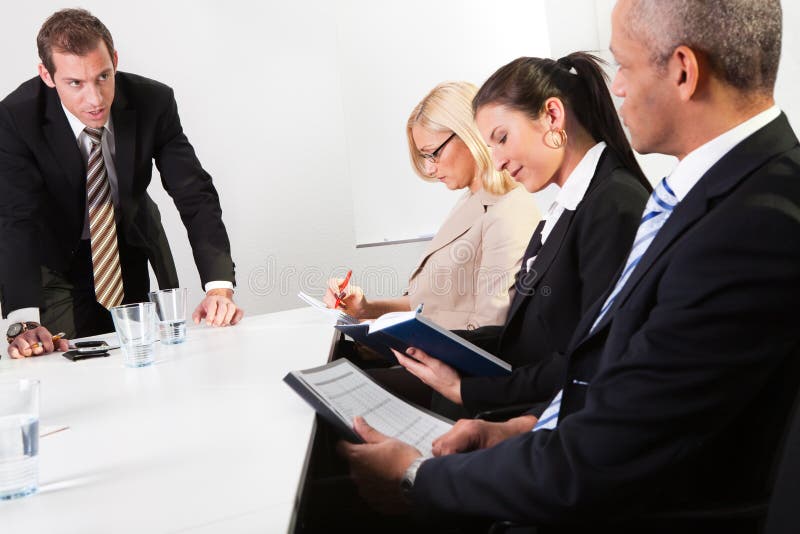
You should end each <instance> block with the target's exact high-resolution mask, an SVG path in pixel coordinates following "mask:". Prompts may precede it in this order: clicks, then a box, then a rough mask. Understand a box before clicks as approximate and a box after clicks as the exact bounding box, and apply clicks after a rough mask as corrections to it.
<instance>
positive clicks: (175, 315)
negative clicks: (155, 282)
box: [148, 287, 187, 344]
mask: <svg viewBox="0 0 800 534" xmlns="http://www.w3.org/2000/svg"><path fill="white" fill-rule="evenodd" d="M186 294H187V290H186V288H185V287H179V288H175V289H161V290H159V291H151V292H150V293H149V294H148V296H149V297H150V302H152V303H154V304H155V305H156V315H157V316H158V330H159V337H160V338H161V342H162V343H168V344H174V343H183V342H184V341H186Z"/></svg>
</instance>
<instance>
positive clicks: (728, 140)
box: [668, 106, 781, 202]
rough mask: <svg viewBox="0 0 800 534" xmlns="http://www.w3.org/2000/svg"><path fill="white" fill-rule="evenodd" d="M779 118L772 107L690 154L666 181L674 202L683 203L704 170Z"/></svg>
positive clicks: (778, 110) (679, 163) (775, 108)
mask: <svg viewBox="0 0 800 534" xmlns="http://www.w3.org/2000/svg"><path fill="white" fill-rule="evenodd" d="M780 114H781V110H780V109H778V106H772V107H771V108H769V109H766V110H764V111H762V112H761V113H759V114H758V115H754V116H753V117H751V118H749V119H747V120H746V121H744V122H743V123H741V124H739V125H738V126H735V127H733V128H731V129H730V130H728V131H727V132H725V133H724V134H722V135H719V136H717V137H715V138H714V139H712V140H711V141H709V142H707V143H706V144H704V145H702V146H700V147H698V148H696V149H694V150H692V151H691V152H690V153H689V154H688V155H687V156H686V157H685V158H683V159H682V160H681V161H680V162H678V165H677V166H676V167H675V170H674V171H672V174H670V175H669V179H668V182H669V185H670V187H671V188H672V191H674V192H675V196H676V197H677V198H678V202H680V201H681V200H683V199H684V197H685V196H686V195H687V194H688V193H689V191H690V190H691V189H692V187H694V186H695V184H696V183H697V182H699V181H700V178H702V176H703V175H704V174H705V173H706V172H707V171H708V169H710V168H711V167H712V166H713V165H714V164H715V163H716V162H718V161H719V160H720V159H722V157H723V156H724V155H725V154H727V153H728V152H730V151H731V149H732V148H733V147H735V146H736V145H738V144H739V143H741V142H742V141H744V140H745V139H747V138H748V137H750V136H751V135H753V134H754V133H756V132H757V131H758V130H760V129H761V128H763V127H764V126H766V125H767V124H769V123H770V122H772V121H773V120H775V119H776V118H778V116H779V115H780Z"/></svg>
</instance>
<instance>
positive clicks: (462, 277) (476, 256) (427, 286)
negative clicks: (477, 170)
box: [408, 186, 540, 330]
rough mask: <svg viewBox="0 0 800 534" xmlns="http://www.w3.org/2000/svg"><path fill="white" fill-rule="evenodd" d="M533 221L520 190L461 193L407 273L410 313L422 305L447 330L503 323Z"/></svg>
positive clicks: (535, 214) (530, 204) (529, 200)
mask: <svg viewBox="0 0 800 534" xmlns="http://www.w3.org/2000/svg"><path fill="white" fill-rule="evenodd" d="M539 219H540V215H539V210H538V209H537V207H536V204H535V202H534V200H533V195H531V194H530V193H528V192H527V191H526V190H525V188H523V187H521V186H520V187H517V188H515V189H513V190H512V191H510V192H509V193H506V194H505V195H501V196H497V195H492V194H490V193H487V192H486V191H483V190H481V191H478V192H477V193H474V194H473V193H472V192H471V191H467V193H466V194H465V195H464V196H463V197H462V198H461V199H460V200H459V201H458V202H457V203H456V205H455V207H454V208H453V210H452V211H451V212H450V214H449V215H448V216H447V219H446V220H445V221H444V224H442V227H441V228H440V229H439V232H438V233H437V234H436V235H435V236H434V237H433V240H431V242H430V244H429V245H428V248H427V250H426V251H425V253H424V254H423V256H422V258H421V259H420V261H419V263H418V264H417V266H416V267H415V268H414V270H413V271H412V273H411V278H410V280H409V286H408V296H409V300H410V302H411V309H415V308H416V307H417V306H418V305H419V304H420V303H424V304H425V306H424V308H423V315H425V316H427V317H430V318H431V319H433V320H434V321H435V322H436V323H438V324H440V325H441V326H443V327H445V328H447V329H450V330H463V329H468V330H472V329H475V328H478V327H480V326H486V325H500V324H503V323H504V322H505V320H506V314H507V312H508V307H509V304H510V302H511V296H512V295H511V294H510V291H511V288H512V287H513V285H514V276H515V275H516V273H517V271H518V270H519V267H520V262H521V261H522V255H523V253H524V252H525V247H526V246H527V245H528V241H529V240H530V238H531V235H533V231H534V229H535V228H536V225H537V224H538V222H539Z"/></svg>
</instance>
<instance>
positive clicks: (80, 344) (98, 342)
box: [75, 339, 108, 349]
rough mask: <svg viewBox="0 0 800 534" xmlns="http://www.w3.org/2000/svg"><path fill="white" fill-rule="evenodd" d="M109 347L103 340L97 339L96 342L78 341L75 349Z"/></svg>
mask: <svg viewBox="0 0 800 534" xmlns="http://www.w3.org/2000/svg"><path fill="white" fill-rule="evenodd" d="M103 346H108V344H107V343H106V342H105V341H103V340H102V339H96V340H94V341H76V342H75V348H76V349H83V348H86V347H103Z"/></svg>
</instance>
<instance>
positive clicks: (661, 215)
mask: <svg viewBox="0 0 800 534" xmlns="http://www.w3.org/2000/svg"><path fill="white" fill-rule="evenodd" d="M677 203H678V197H676V196H675V193H673V192H672V188H670V186H669V184H668V183H667V179H666V178H664V179H663V180H661V182H660V183H659V184H658V186H657V187H656V188H655V189H654V190H653V194H652V195H650V200H648V201H647V205H646V206H645V207H644V216H643V217H642V222H640V223H639V229H638V230H637V231H636V238H635V239H634V240H633V248H631V252H630V254H628V261H627V262H626V263H625V268H624V269H623V270H622V274H621V275H620V277H619V279H618V280H617V285H615V286H614V291H612V292H611V294H610V295H609V296H608V298H607V299H606V301H605V303H603V307H602V308H600V313H599V314H598V315H597V319H595V320H594V323H593V324H592V330H591V331H594V329H595V328H596V327H597V325H598V324H599V323H600V320H601V319H602V318H603V316H605V314H606V312H608V310H609V309H610V308H611V306H612V305H613V304H614V299H616V298H617V295H619V292H620V291H622V288H623V287H625V283H626V282H627V281H628V278H630V277H631V273H632V272H633V270H634V269H635V268H636V266H637V265H638V264H639V261H640V260H641V259H642V256H644V253H645V252H647V248H648V247H649V246H650V243H652V242H653V239H655V237H656V234H657V233H658V231H659V230H660V229H661V227H662V226H664V223H665V222H666V221H667V219H668V218H669V216H670V215H672V209H673V208H674V207H675V205H676V204H677Z"/></svg>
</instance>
